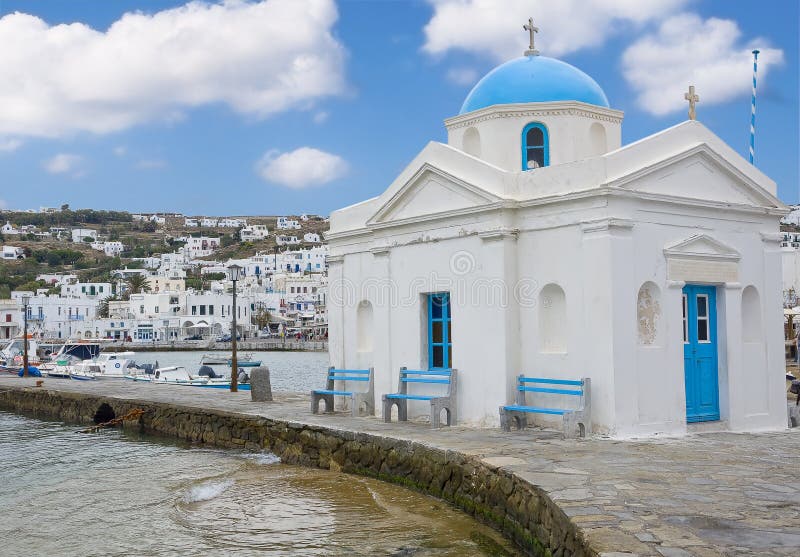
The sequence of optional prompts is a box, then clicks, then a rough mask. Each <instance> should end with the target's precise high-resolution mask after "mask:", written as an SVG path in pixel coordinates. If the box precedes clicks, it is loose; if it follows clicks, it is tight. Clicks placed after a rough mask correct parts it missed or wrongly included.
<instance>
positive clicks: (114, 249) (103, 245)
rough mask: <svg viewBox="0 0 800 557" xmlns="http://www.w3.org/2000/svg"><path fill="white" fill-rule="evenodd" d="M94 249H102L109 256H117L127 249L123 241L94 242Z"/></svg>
mask: <svg viewBox="0 0 800 557" xmlns="http://www.w3.org/2000/svg"><path fill="white" fill-rule="evenodd" d="M92 249H96V250H97V251H102V252H103V253H105V254H106V255H107V256H109V257H115V256H117V255H120V254H121V253H122V252H123V251H125V246H123V245H122V242H117V241H114V242H92Z"/></svg>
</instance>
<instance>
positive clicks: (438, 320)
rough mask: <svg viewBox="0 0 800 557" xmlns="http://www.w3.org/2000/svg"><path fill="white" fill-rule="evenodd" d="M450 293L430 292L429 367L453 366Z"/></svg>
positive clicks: (447, 367) (444, 367)
mask: <svg viewBox="0 0 800 557" xmlns="http://www.w3.org/2000/svg"><path fill="white" fill-rule="evenodd" d="M451 317H452V314H451V311H450V294H449V293H446V292H444V293H437V294H428V367H429V368H430V369H450V368H452V367H453V342H452V336H451V327H450V322H451Z"/></svg>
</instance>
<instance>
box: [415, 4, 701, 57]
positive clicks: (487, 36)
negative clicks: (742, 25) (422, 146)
mask: <svg viewBox="0 0 800 557" xmlns="http://www.w3.org/2000/svg"><path fill="white" fill-rule="evenodd" d="M687 1H688V0H647V1H642V0H558V1H557V2H554V1H552V0H504V1H503V3H502V7H501V6H500V5H499V4H498V2H497V0H428V2H429V3H430V4H431V5H432V6H433V17H431V19H430V21H429V22H428V23H427V25H425V44H424V45H423V47H422V48H423V50H424V51H425V52H427V53H428V54H432V55H437V54H444V53H445V52H447V51H449V50H456V49H457V50H462V51H467V52H472V53H474V54H481V55H489V56H490V57H492V58H493V59H495V60H497V61H503V60H509V59H511V58H516V57H518V56H522V53H523V52H524V51H525V49H526V47H527V46H528V37H527V32H526V31H524V30H523V29H522V25H523V24H524V23H527V21H528V18H529V17H533V22H534V25H536V26H537V27H539V33H538V34H537V35H536V45H537V49H538V50H539V51H541V53H542V54H543V55H547V56H561V55H564V54H569V53H570V52H575V51H577V50H580V49H582V48H586V47H591V46H598V45H601V44H602V43H603V42H604V41H605V40H606V39H607V38H608V37H609V36H611V35H613V34H616V33H619V32H621V31H624V30H626V29H629V28H630V27H631V26H636V25H641V24H644V23H647V22H649V21H653V20H657V19H659V18H663V17H665V16H667V15H670V14H673V13H675V12H676V11H677V10H678V9H679V8H680V7H681V6H683V5H684V4H686V3H687Z"/></svg>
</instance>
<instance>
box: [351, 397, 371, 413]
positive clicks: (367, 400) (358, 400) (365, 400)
mask: <svg viewBox="0 0 800 557" xmlns="http://www.w3.org/2000/svg"><path fill="white" fill-rule="evenodd" d="M350 403H351V404H352V405H353V408H352V409H351V411H352V415H353V417H354V418H357V417H358V416H360V415H361V405H362V404H363V405H364V408H365V409H366V412H367V416H374V415H375V403H374V401H373V398H372V393H364V394H361V393H354V394H353V396H352V397H351V402H350Z"/></svg>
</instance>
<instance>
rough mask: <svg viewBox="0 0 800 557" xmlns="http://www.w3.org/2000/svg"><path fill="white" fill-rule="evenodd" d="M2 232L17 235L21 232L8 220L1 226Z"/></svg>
mask: <svg viewBox="0 0 800 557" xmlns="http://www.w3.org/2000/svg"><path fill="white" fill-rule="evenodd" d="M0 234H3V235H4V236H15V235H17V234H19V230H17V229H16V228H14V226H13V225H12V224H11V223H10V222H8V221H6V223H5V224H4V225H3V226H0Z"/></svg>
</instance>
